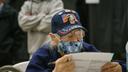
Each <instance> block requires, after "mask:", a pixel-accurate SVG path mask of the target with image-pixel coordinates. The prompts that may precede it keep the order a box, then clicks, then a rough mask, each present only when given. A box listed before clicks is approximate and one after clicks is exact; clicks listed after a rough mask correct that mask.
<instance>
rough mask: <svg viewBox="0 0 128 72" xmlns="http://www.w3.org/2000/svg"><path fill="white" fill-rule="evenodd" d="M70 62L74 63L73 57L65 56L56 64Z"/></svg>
mask: <svg viewBox="0 0 128 72" xmlns="http://www.w3.org/2000/svg"><path fill="white" fill-rule="evenodd" d="M68 61H72V56H71V55H64V56H63V57H61V58H59V59H58V60H57V61H56V63H66V62H68Z"/></svg>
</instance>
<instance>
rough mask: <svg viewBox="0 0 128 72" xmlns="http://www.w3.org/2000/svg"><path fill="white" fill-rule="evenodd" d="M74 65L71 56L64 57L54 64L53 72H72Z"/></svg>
mask: <svg viewBox="0 0 128 72" xmlns="http://www.w3.org/2000/svg"><path fill="white" fill-rule="evenodd" d="M74 69H75V64H74V62H73V60H72V57H71V55H64V56H63V57H61V58H59V59H57V60H56V62H55V69H54V70H55V71H57V72H74Z"/></svg>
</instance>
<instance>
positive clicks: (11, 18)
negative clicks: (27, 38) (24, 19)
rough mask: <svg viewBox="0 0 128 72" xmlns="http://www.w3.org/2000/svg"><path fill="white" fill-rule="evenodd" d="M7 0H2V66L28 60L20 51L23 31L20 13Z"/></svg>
mask: <svg viewBox="0 0 128 72" xmlns="http://www.w3.org/2000/svg"><path fill="white" fill-rule="evenodd" d="M5 1H6V0H0V24H1V26H0V34H1V35H0V67H1V66H4V65H11V64H15V63H18V62H21V61H25V60H27V58H24V57H23V56H21V55H24V54H21V53H19V50H20V49H21V47H22V42H23V41H22V39H23V38H22V34H23V32H22V30H21V28H20V27H19V26H18V18H17V17H18V13H17V12H16V10H15V9H13V8H12V7H11V6H9V5H8V4H7V3H5ZM23 52H25V50H24V51H22V53H23Z"/></svg>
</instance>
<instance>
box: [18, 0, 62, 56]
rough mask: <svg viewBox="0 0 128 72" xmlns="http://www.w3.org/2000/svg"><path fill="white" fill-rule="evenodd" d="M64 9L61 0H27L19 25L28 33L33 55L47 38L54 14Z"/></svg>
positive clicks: (29, 50) (29, 46)
mask: <svg viewBox="0 0 128 72" xmlns="http://www.w3.org/2000/svg"><path fill="white" fill-rule="evenodd" d="M62 9H63V2H62V1H61V0H27V1H25V3H24V4H23V6H22V8H21V11H20V12H19V17H18V20H19V25H20V27H21V28H22V30H23V31H25V32H27V35H28V52H29V55H30V57H31V55H32V54H33V53H34V52H35V51H36V50H37V49H38V48H39V47H40V46H41V45H42V44H43V43H44V42H45V41H46V40H47V35H48V33H49V32H50V29H51V27H50V26H51V25H50V21H51V18H52V16H53V15H54V14H55V13H56V12H58V11H60V10H62Z"/></svg>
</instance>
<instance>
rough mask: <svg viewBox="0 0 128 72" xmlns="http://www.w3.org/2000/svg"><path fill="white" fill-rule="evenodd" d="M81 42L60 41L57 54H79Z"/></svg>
mask: <svg viewBox="0 0 128 72" xmlns="http://www.w3.org/2000/svg"><path fill="white" fill-rule="evenodd" d="M82 44H83V40H81V41H77V42H64V41H60V43H59V44H58V52H59V53H64V54H69V53H78V52H81V50H82V48H83V46H82Z"/></svg>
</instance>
